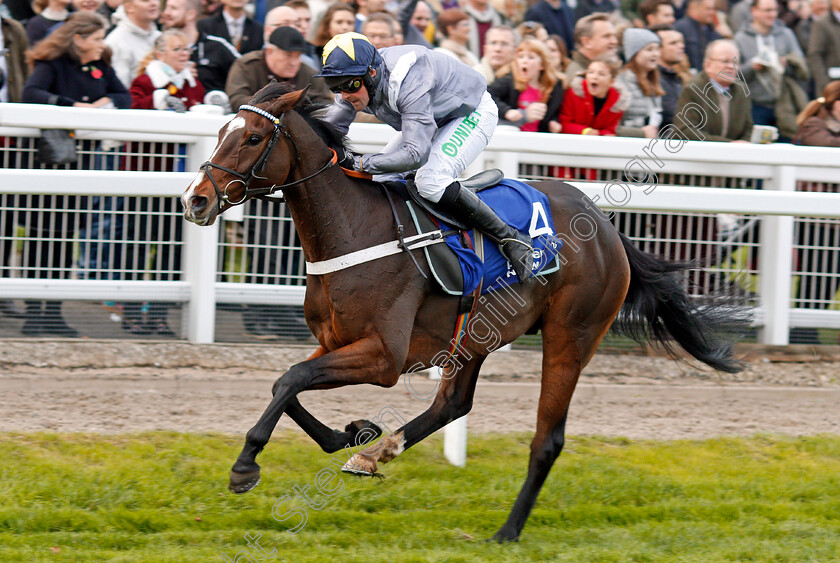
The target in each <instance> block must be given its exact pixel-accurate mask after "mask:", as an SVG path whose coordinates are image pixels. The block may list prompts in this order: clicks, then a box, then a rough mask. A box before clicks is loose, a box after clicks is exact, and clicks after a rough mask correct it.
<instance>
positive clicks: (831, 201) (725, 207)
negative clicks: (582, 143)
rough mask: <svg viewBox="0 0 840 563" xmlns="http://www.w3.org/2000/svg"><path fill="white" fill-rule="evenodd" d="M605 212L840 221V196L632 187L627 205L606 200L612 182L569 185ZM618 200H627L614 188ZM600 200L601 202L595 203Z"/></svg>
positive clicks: (679, 187) (818, 193) (723, 189)
mask: <svg viewBox="0 0 840 563" xmlns="http://www.w3.org/2000/svg"><path fill="white" fill-rule="evenodd" d="M569 183H570V184H571V185H573V186H575V187H576V188H578V189H579V190H581V191H582V192H583V193H585V194H586V195H587V196H589V197H590V198H593V199H594V201H595V202H596V203H597V204H598V207H601V208H604V209H632V210H634V211H662V212H668V213H680V212H688V213H737V214H743V215H750V214H755V215H792V216H794V217H824V218H833V219H837V218H840V194H837V193H822V192H789V191H788V192H781V191H772V190H742V189H734V188H695V187H691V186H666V185H657V186H656V187H655V189H653V190H652V191H651V192H650V193H649V194H645V192H644V190H645V188H646V187H648V186H638V187H634V186H632V185H630V188H631V190H630V194H631V195H630V199H629V201H628V202H627V204H626V205H615V204H611V203H610V202H609V201H607V200H606V198H605V197H604V189H605V188H606V187H607V186H609V185H610V183H608V182H569ZM613 190H614V191H615V192H616V194H617V195H616V196H615V197H622V198H623V197H626V195H625V193H624V192H623V191H620V190H618V189H617V188H613ZM595 198H597V199H595Z"/></svg>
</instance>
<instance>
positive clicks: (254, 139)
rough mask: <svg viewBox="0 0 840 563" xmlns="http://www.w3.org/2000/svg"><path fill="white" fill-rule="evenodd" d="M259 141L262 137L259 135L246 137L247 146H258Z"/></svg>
mask: <svg viewBox="0 0 840 563" xmlns="http://www.w3.org/2000/svg"><path fill="white" fill-rule="evenodd" d="M261 141H262V137H260V136H259V135H251V136H250V137H248V144H249V145H259V144H260V142H261Z"/></svg>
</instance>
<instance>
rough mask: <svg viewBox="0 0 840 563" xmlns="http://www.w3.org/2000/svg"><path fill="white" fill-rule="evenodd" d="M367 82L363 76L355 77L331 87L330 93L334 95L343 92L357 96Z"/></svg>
mask: <svg viewBox="0 0 840 563" xmlns="http://www.w3.org/2000/svg"><path fill="white" fill-rule="evenodd" d="M364 83H365V81H364V80H363V79H362V77H361V76H354V77H352V78H350V79H349V80H345V81H344V82H340V83H338V84H333V85H329V88H330V92H332V93H333V94H341V93H342V92H344V93H346V94H355V93H356V92H358V91H359V90H361V89H362V85H364Z"/></svg>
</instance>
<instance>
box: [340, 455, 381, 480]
mask: <svg viewBox="0 0 840 563" xmlns="http://www.w3.org/2000/svg"><path fill="white" fill-rule="evenodd" d="M341 471H342V472H343V473H350V474H351V475H364V476H365V477H374V476H375V475H377V473H376V461H374V460H372V459H371V458H369V457H365V456H363V455H361V454H356V455H354V456H353V457H351V458H350V459H348V460H347V463H345V464H344V465H342V466H341Z"/></svg>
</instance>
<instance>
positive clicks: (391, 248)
mask: <svg viewBox="0 0 840 563" xmlns="http://www.w3.org/2000/svg"><path fill="white" fill-rule="evenodd" d="M450 234H452V233H451V232H449V231H442V230H438V231H432V232H430V233H425V234H420V235H413V236H410V237H405V238H402V239H400V240H392V241H391V242H385V243H382V244H377V245H376V246H371V247H370V248H363V249H362V250H357V251H355V252H350V253H349V254H344V255H343V256H336V257H335V258H330V259H329V260H321V261H320V262H307V263H306V273H307V275H312V276H323V275H324V274H331V273H333V272H338V271H341V270H346V269H347V268H352V267H353V266H358V265H359V264H364V263H366V262H372V261H374V260H378V259H379V258H385V257H386V256H393V255H394V254H399V253H400V252H406V251H411V250H414V249H417V248H423V247H424V246H431V245H433V244H440V243H442V242H444V239H445V238H446V237H447V236H449V235H450Z"/></svg>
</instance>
